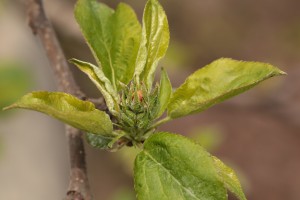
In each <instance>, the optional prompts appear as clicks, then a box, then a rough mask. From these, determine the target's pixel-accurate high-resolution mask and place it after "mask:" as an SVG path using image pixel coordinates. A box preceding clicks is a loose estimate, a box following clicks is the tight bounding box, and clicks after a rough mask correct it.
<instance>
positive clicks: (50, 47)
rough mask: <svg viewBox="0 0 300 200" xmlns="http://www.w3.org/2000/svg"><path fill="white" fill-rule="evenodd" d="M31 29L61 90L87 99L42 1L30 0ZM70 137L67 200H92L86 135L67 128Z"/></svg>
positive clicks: (28, 5)
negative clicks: (73, 74) (88, 174)
mask: <svg viewBox="0 0 300 200" xmlns="http://www.w3.org/2000/svg"><path fill="white" fill-rule="evenodd" d="M27 7H28V16H29V26H30V27H31V29H32V32H33V34H35V35H36V36H37V37H38V38H39V39H40V40H41V42H42V45H43V47H44V49H45V51H46V54H47V56H48V59H49V61H50V63H51V66H52V68H53V70H54V72H55V77H56V81H57V83H58V89H59V90H61V91H63V92H66V93H70V94H72V95H74V96H77V97H78V98H83V97H84V95H83V94H82V93H81V91H80V90H79V88H78V86H77V84H76V83H75V81H74V79H73V76H72V73H71V71H70V69H69V66H68V63H67V61H66V58H65V56H64V54H63V52H62V50H61V47H60V45H59V42H58V40H57V38H56V36H55V33H54V30H53V28H52V26H51V24H50V21H49V20H48V19H47V17H46V15H45V12H44V9H43V4H42V1H41V0H28V2H27ZM66 135H67V137H68V140H69V152H70V162H71V172H70V182H69V188H68V191H67V197H66V199H67V200H77V199H78V200H90V199H91V196H92V195H91V193H90V188H89V183H88V178H87V171H86V164H85V152H84V145H83V140H82V133H81V132H80V131H79V130H78V129H75V128H73V127H70V126H66Z"/></svg>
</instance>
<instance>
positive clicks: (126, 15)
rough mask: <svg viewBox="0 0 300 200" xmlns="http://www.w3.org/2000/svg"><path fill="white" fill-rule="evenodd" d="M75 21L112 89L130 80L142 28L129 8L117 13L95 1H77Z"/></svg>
mask: <svg viewBox="0 0 300 200" xmlns="http://www.w3.org/2000/svg"><path fill="white" fill-rule="evenodd" d="M75 17H76V20H77V22H78V24H79V25H80V28H81V31H82V32H83V35H84V37H85V39H86V40H87V42H88V44H89V46H90V48H91V50H92V52H93V54H94V57H95V58H96V61H97V63H98V65H99V66H102V68H103V72H104V74H105V76H106V77H108V79H109V80H110V81H111V83H112V84H113V86H114V88H120V86H119V85H118V83H119V82H118V81H120V82H122V83H124V84H127V83H128V82H129V81H130V80H131V79H132V77H133V73H134V68H135V62H136V58H137V53H138V49H139V45H140V40H141V25H140V24H139V22H138V20H137V18H136V15H135V13H134V11H133V10H132V8H131V7H129V6H128V5H126V4H124V3H120V4H119V5H118V7H117V9H116V11H114V10H112V9H111V8H109V7H108V6H106V5H105V4H102V3H98V2H97V1H96V0H79V1H78V2H77V4H76V7H75Z"/></svg>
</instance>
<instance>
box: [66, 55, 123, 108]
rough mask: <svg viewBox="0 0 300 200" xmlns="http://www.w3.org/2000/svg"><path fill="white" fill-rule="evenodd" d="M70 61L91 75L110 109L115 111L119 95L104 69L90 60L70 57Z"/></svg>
mask: <svg viewBox="0 0 300 200" xmlns="http://www.w3.org/2000/svg"><path fill="white" fill-rule="evenodd" d="M69 61H70V62H71V63H73V64H74V65H76V66H77V67H78V68H79V69H80V70H81V71H83V72H84V73H86V74H87V75H88V76H89V78H90V79H91V80H92V81H93V83H94V84H95V85H96V87H97V88H98V89H99V90H100V92H101V93H102V95H103V97H104V99H105V102H106V105H107V107H108V109H109V110H110V111H111V112H112V113H114V110H115V108H114V107H115V105H116V104H117V103H116V101H118V98H119V97H118V94H117V92H116V91H115V90H114V88H113V86H112V84H111V82H110V81H109V80H108V78H106V76H105V75H104V73H103V71H102V70H101V69H100V68H99V67H96V66H95V65H93V64H91V63H88V62H83V61H80V60H77V59H74V58H73V59H70V60H69Z"/></svg>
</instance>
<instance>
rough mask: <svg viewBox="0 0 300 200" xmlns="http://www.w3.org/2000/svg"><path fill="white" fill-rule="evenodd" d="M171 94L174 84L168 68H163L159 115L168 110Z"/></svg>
mask: <svg viewBox="0 0 300 200" xmlns="http://www.w3.org/2000/svg"><path fill="white" fill-rule="evenodd" d="M171 94H172V85H171V82H170V79H169V77H168V74H167V72H166V70H165V69H163V68H162V70H161V78H160V85H159V95H158V103H159V110H158V114H157V117H160V116H161V115H162V114H163V113H164V111H165V110H166V108H167V105H168V103H169V99H170V97H171Z"/></svg>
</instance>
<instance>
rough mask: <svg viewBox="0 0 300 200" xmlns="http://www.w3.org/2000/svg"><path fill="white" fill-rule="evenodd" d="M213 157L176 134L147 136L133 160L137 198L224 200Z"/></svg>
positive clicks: (148, 199) (164, 133)
mask: <svg viewBox="0 0 300 200" xmlns="http://www.w3.org/2000/svg"><path fill="white" fill-rule="evenodd" d="M217 176H218V175H217V172H216V170H215V167H214V163H213V159H212V157H211V156H210V155H209V153H207V152H206V151H205V150H204V149H203V148H202V147H201V146H199V145H197V144H195V143H194V142H192V141H191V140H189V139H187V138H185V137H183V136H180V135H176V134H171V133H166V132H160V133H157V134H154V135H152V136H150V137H149V138H148V139H147V140H146V142H145V144H144V149H143V151H142V152H140V153H139V154H138V155H137V157H136V160H135V166H134V178H135V190H136V192H137V198H138V199H139V200H153V199H159V200H173V199H182V200H192V199H195V200H199V199H200V200H216V199H217V200H223V199H224V200H225V199H227V192H226V189H225V188H224V185H223V183H222V182H221V181H219V179H218V177H217Z"/></svg>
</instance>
